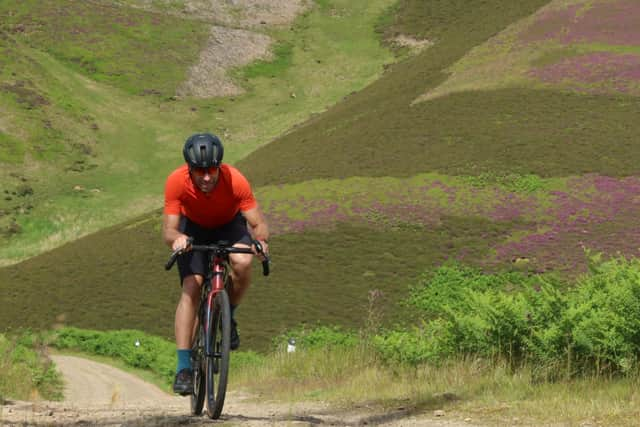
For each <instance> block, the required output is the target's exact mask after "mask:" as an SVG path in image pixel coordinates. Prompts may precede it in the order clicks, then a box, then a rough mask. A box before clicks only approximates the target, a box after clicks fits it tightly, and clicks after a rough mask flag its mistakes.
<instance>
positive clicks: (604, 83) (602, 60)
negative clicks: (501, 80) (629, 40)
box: [529, 52, 640, 95]
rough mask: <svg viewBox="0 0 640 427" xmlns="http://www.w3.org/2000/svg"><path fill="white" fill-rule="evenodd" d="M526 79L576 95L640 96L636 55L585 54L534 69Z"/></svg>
mask: <svg viewBox="0 0 640 427" xmlns="http://www.w3.org/2000/svg"><path fill="white" fill-rule="evenodd" d="M529 75H530V76H532V77H535V78H537V79H539V80H541V81H543V82H545V83H551V84H562V85H563V86H566V87H569V88H572V89H574V90H577V91H583V92H588V93H607V92H611V91H612V90H614V91H618V92H622V93H627V94H635V95H637V94H640V55H634V54H622V55H621V54H615V53H610V52H594V53H588V54H585V55H578V56H573V57H570V58H565V59H562V60H561V61H559V62H557V63H555V64H551V65H547V66H544V67H539V68H534V69H533V70H531V71H530V72H529Z"/></svg>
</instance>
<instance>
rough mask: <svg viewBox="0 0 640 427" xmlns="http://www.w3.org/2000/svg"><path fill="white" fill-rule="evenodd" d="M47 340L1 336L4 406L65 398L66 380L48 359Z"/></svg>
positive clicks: (23, 335)
mask: <svg viewBox="0 0 640 427" xmlns="http://www.w3.org/2000/svg"><path fill="white" fill-rule="evenodd" d="M43 337H44V336H43V335H40V334H33V333H30V332H23V333H20V334H2V335H0V403H2V402H3V401H4V400H5V399H8V398H12V399H20V400H37V399H39V398H44V399H47V400H59V399H61V398H62V386H63V384H62V378H61V377H60V374H59V373H58V372H57V371H56V370H55V366H54V365H53V364H52V363H51V361H50V360H49V359H48V358H47V350H46V346H45V341H44V338H43Z"/></svg>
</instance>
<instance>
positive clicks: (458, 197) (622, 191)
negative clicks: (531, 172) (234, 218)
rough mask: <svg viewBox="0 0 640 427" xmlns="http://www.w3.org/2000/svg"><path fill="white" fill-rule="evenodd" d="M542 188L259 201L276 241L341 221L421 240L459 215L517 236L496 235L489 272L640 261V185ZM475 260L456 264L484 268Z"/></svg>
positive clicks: (613, 182) (333, 191)
mask: <svg viewBox="0 0 640 427" xmlns="http://www.w3.org/2000/svg"><path fill="white" fill-rule="evenodd" d="M528 179H529V180H531V178H528ZM538 181H539V184H538V186H536V187H535V189H534V190H531V189H525V190H517V189H514V188H508V187H507V186H505V184H504V183H495V182H494V183H483V182H482V181H478V180H473V179H471V178H467V177H460V178H451V177H448V178H447V177H443V176H438V175H435V174H428V175H419V176H416V177H413V178H408V179H392V178H377V179H362V178H352V179H347V180H335V181H312V182H309V183H302V184H296V185H290V186H274V187H267V188H263V189H261V190H260V194H259V198H260V199H261V200H263V205H264V206H263V207H264V208H265V211H266V213H267V216H268V219H269V222H270V224H271V226H272V228H273V231H274V234H276V235H278V234H290V233H293V234H296V233H304V232H313V231H316V230H325V231H326V230H332V229H336V227H338V226H339V224H341V223H351V224H357V225H358V226H365V227H369V228H373V229H378V230H380V229H386V230H414V231H416V232H419V233H420V232H424V231H425V230H432V229H434V228H438V227H441V226H442V225H443V224H444V223H446V222H447V220H448V219H449V218H452V217H457V218H478V219H480V220H483V221H489V222H490V223H493V224H502V226H506V227H507V229H508V230H509V231H508V232H507V233H506V234H501V235H500V236H499V237H496V236H494V240H493V241H491V242H489V246H490V247H491V248H492V251H493V252H492V255H491V256H488V257H485V258H484V259H482V260H480V263H481V264H484V265H485V266H487V267H491V266H497V265H503V266H504V265H506V264H511V263H516V262H517V263H519V265H518V267H522V266H525V267H526V268H527V269H531V270H533V271H538V272H542V271H549V270H557V271H562V272H567V273H569V272H578V271H582V270H583V269H584V268H585V267H586V257H585V254H584V252H585V249H589V250H592V251H596V252H603V253H604V254H606V255H615V254H616V253H618V252H620V253H623V254H625V255H629V256H638V255H640V248H639V246H640V244H639V243H638V242H640V240H639V238H640V231H639V230H637V227H636V226H635V223H636V219H637V218H638V217H639V216H640V178H636V177H628V178H622V179H616V178H610V177H605V176H599V175H587V176H584V177H575V178H570V179H565V180H554V181H551V180H542V179H538ZM383 189H384V190H383ZM467 255H468V254H465V252H464V251H461V252H460V253H459V254H457V255H456V257H457V259H460V260H467V261H477V260H472V258H471V257H469V259H467Z"/></svg>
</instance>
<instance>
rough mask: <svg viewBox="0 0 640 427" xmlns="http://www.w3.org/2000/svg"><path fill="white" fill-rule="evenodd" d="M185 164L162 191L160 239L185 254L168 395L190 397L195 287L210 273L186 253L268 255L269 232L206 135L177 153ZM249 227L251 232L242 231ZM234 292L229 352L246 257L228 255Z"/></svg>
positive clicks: (202, 259) (247, 273)
mask: <svg viewBox="0 0 640 427" xmlns="http://www.w3.org/2000/svg"><path fill="white" fill-rule="evenodd" d="M182 152H183V155H184V159H185V161H186V164H184V165H182V166H181V167H179V168H177V169H176V170H174V171H173V172H172V173H171V174H170V175H169V177H168V178H167V181H166V185H165V202H164V215H163V224H162V234H163V238H164V241H165V242H166V243H167V245H169V246H170V247H171V249H172V250H174V251H175V250H178V249H184V250H185V254H184V255H183V256H181V257H179V258H178V270H179V274H180V281H181V284H182V294H181V296H180V301H179V302H178V307H177V309H176V316H175V335H176V348H177V356H178V364H177V369H176V378H175V382H174V384H173V390H174V392H176V393H179V394H182V395H188V394H191V392H192V390H193V377H192V371H191V341H192V339H193V332H194V330H195V324H196V314H197V307H198V305H199V302H200V287H201V286H202V282H203V279H204V276H205V275H206V273H207V269H208V268H209V266H208V264H207V259H206V255H205V254H204V253H202V252H195V251H194V252H191V251H189V250H188V249H189V248H188V242H187V239H188V238H189V237H192V238H193V239H194V240H193V243H194V244H210V243H215V242H217V241H219V240H226V241H228V242H229V243H231V244H233V245H234V246H238V247H252V248H253V250H254V252H255V246H254V245H253V239H256V240H257V241H259V242H260V243H261V244H262V247H263V250H264V252H265V253H267V254H268V252H269V246H268V244H267V240H268V238H269V227H268V225H267V223H266V221H265V219H264V216H263V214H262V212H261V210H260V207H259V206H258V203H257V202H256V199H255V198H254V196H253V192H252V191H251V186H250V184H249V182H248V181H247V179H246V178H245V177H244V176H243V175H242V174H241V173H240V172H239V171H238V170H237V169H235V168H234V167H232V166H230V165H228V164H226V163H222V157H223V154H224V148H223V146H222V142H221V141H220V139H219V138H218V137H217V136H215V135H212V134H210V133H197V134H194V135H191V136H190V137H189V138H188V139H187V140H186V142H185V144H184V148H183V150H182ZM247 223H248V225H249V226H250V228H249V227H248V226H247ZM229 258H230V263H231V270H232V271H231V279H232V281H233V287H232V289H231V290H230V292H229V301H230V303H231V348H232V349H233V350H235V349H237V348H238V346H239V345H240V337H239V335H238V329H237V323H236V321H235V319H234V316H233V315H234V312H235V310H236V308H237V306H238V304H239V303H240V301H241V299H242V297H243V295H244V293H245V291H246V290H247V288H248V287H249V283H250V281H251V261H252V258H253V255H251V254H230V256H229Z"/></svg>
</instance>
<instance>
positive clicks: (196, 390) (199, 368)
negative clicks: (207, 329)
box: [191, 318, 206, 415]
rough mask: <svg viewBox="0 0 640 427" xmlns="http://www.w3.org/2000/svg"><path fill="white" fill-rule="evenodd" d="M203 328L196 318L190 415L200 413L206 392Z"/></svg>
mask: <svg viewBox="0 0 640 427" xmlns="http://www.w3.org/2000/svg"><path fill="white" fill-rule="evenodd" d="M204 359H205V358H204V328H203V327H202V325H201V324H200V318H198V330H197V331H196V337H195V340H194V343H193V346H192V347H191V369H192V372H193V391H192V393H191V415H202V409H203V407H204V397H205V394H206V389H205V386H206V377H205V372H206V371H205V360H204Z"/></svg>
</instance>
